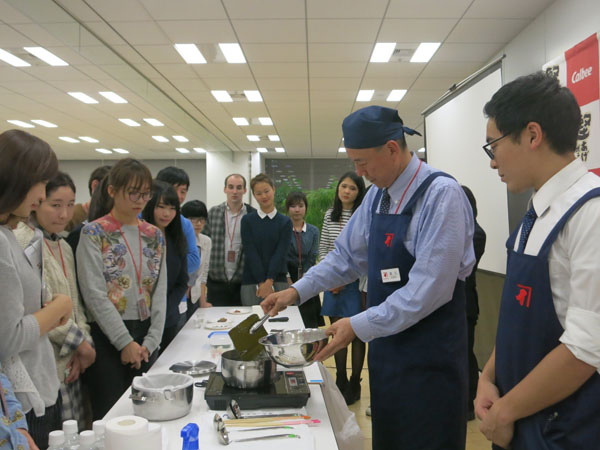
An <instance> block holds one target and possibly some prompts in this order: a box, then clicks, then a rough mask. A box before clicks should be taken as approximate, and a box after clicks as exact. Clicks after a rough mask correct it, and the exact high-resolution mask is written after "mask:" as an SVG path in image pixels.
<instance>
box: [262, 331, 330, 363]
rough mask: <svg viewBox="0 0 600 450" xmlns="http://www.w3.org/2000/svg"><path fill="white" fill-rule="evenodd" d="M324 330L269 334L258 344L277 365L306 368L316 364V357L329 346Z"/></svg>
mask: <svg viewBox="0 0 600 450" xmlns="http://www.w3.org/2000/svg"><path fill="white" fill-rule="evenodd" d="M327 339H328V336H327V335H326V334H325V331H324V330H321V329H318V328H308V329H306V330H289V331H282V332H279V333H273V334H269V335H267V336H265V337H263V338H261V339H260V340H259V341H258V342H259V343H260V344H262V345H263V346H264V347H265V351H266V352H267V354H268V355H269V356H270V357H271V359H272V360H273V361H275V362H276V363H277V364H281V365H282V366H284V367H290V368H293V367H305V366H309V365H311V364H312V363H313V362H314V359H315V356H316V355H317V353H319V351H321V349H322V348H323V347H325V346H326V345H327Z"/></svg>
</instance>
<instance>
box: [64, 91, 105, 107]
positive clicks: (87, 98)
mask: <svg viewBox="0 0 600 450" xmlns="http://www.w3.org/2000/svg"><path fill="white" fill-rule="evenodd" d="M67 94H69V95H70V96H71V97H74V98H76V99H77V100H79V101H80V102H83V103H87V104H89V105H92V104H94V103H98V100H96V99H95V98H92V97H90V96H89V95H87V94H84V93H83V92H67Z"/></svg>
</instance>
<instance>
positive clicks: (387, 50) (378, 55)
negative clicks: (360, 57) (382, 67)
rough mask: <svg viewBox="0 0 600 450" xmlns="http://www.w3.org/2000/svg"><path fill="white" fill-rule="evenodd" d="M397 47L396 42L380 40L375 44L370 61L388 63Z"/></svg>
mask: <svg viewBox="0 0 600 450" xmlns="http://www.w3.org/2000/svg"><path fill="white" fill-rule="evenodd" d="M395 48H396V43H395V42H378V43H377V44H375V48H374V49H373V53H372V54H371V59H370V61H371V62H372V63H386V62H389V61H390V58H391V57H392V55H393V54H394V50H395Z"/></svg>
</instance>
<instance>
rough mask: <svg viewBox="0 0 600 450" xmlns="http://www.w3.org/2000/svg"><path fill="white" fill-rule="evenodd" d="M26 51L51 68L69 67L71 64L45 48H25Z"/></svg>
mask: <svg viewBox="0 0 600 450" xmlns="http://www.w3.org/2000/svg"><path fill="white" fill-rule="evenodd" d="M23 49H25V50H26V51H28V52H29V53H31V54H32V55H33V56H36V57H37V58H39V59H41V60H42V61H44V62H45V63H46V64H50V65H51V66H68V65H69V63H67V62H66V61H64V60H62V59H60V58H59V57H58V56H56V55H55V54H54V53H52V52H50V51H48V50H46V49H45V48H44V47H23Z"/></svg>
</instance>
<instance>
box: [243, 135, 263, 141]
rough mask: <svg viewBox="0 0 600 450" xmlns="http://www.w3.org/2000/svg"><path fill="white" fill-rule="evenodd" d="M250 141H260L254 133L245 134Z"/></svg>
mask: <svg viewBox="0 0 600 450" xmlns="http://www.w3.org/2000/svg"><path fill="white" fill-rule="evenodd" d="M246 137H247V138H248V140H249V141H250V142H258V141H260V137H259V136H257V135H255V134H249V135H247V136H246Z"/></svg>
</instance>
